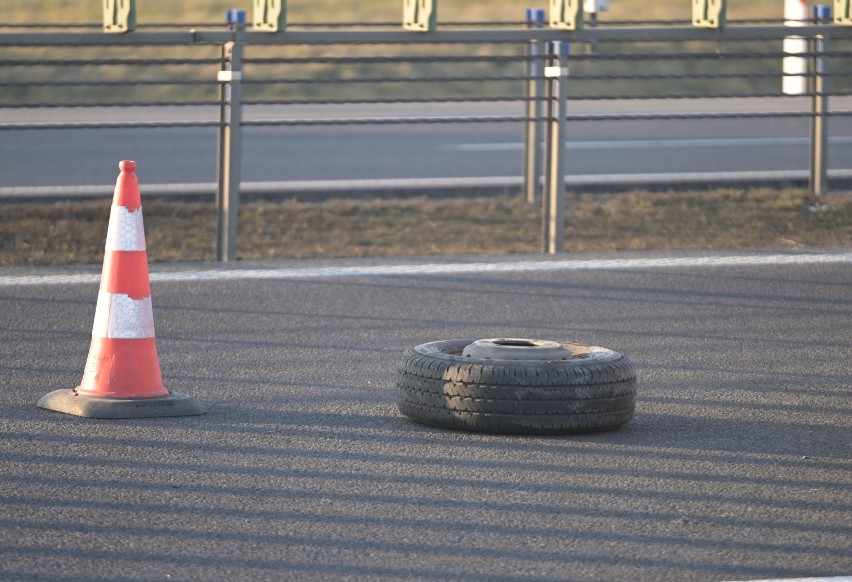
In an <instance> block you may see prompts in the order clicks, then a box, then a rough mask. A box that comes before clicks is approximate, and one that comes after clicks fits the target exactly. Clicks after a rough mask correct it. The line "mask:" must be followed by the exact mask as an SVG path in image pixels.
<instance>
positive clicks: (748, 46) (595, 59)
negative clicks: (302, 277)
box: [0, 21, 852, 260]
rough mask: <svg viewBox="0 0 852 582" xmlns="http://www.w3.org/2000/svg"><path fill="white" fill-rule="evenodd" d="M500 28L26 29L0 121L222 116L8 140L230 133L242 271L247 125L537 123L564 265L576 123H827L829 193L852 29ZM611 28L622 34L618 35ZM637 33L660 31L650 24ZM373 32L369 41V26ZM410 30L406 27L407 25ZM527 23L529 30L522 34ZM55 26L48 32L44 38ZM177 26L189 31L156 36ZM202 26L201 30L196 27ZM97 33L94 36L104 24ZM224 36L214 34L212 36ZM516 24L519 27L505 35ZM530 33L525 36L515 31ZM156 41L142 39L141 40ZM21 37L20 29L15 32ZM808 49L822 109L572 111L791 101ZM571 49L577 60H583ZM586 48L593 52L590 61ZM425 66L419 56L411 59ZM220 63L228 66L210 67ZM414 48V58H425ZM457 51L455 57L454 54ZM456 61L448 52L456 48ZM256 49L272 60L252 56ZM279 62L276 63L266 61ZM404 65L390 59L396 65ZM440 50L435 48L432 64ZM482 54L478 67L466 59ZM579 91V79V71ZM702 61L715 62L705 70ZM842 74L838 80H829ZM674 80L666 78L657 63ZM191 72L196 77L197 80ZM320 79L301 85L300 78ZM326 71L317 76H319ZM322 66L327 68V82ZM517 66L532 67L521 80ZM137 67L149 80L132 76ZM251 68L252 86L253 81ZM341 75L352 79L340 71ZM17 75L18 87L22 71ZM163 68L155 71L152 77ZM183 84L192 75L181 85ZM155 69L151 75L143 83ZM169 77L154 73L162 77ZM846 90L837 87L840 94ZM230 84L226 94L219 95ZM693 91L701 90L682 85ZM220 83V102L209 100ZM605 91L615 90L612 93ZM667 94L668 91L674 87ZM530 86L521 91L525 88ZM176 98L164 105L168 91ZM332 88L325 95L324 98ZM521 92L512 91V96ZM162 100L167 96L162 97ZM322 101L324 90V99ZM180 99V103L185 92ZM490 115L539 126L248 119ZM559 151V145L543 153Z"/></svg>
mask: <svg viewBox="0 0 852 582" xmlns="http://www.w3.org/2000/svg"><path fill="white" fill-rule="evenodd" d="M441 24H442V27H444V26H447V27H451V26H454V25H458V26H465V25H466V26H472V25H473V24H474V23H441ZM475 24H476V25H477V26H482V27H486V26H487V28H473V29H463V30H454V29H441V30H435V31H432V32H426V33H411V32H406V31H398V30H385V28H386V27H389V26H390V23H352V24H351V25H350V26H351V28H352V29H348V30H343V29H342V28H343V25H340V26H338V25H335V24H332V25H327V26H325V27H324V29H322V30H315V29H313V25H310V26H308V25H305V28H309V29H308V30H293V28H294V27H298V25H296V24H292V25H290V28H289V29H288V30H287V31H286V32H278V33H262V32H253V31H249V30H246V29H245V27H244V26H243V25H241V24H234V25H231V26H230V27H229V29H228V30H208V28H209V27H207V26H206V25H198V26H194V25H193V29H192V30H180V31H164V30H157V31H150V32H149V31H146V30H137V31H136V32H132V33H128V34H123V35H114V34H101V33H94V32H86V31H85V29H86V28H87V27H86V26H85V25H68V26H67V27H64V26H56V27H54V28H58V29H60V32H29V31H27V32H17V31H16V30H18V29H21V28H23V29H27V27H23V26H14V27H10V26H9V25H2V24H0V67H2V69H3V70H4V71H6V73H5V74H4V77H3V78H2V79H0V87H2V88H3V90H2V92H0V109H3V108H9V109H15V108H23V107H28V108H53V107H63V108H65V107H72V108H80V109H84V108H98V107H130V106H151V107H153V106H181V105H185V106H194V105H214V104H215V105H217V106H218V108H219V119H218V120H216V121H163V122H75V123H38V124H27V123H2V124H0V131H2V130H10V129H15V130H21V129H27V130H40V129H82V128H85V129H109V128H119V127H121V128H134V127H146V128H148V127H169V128H186V127H217V128H218V130H219V138H218V144H219V146H218V180H217V186H216V187H217V193H216V200H217V212H218V216H219V235H218V245H217V257H218V259H219V260H233V259H235V258H236V237H237V231H236V224H237V212H238V206H239V189H240V174H241V151H242V131H241V130H242V128H244V127H257V126H292V125H303V126H327V125H356V124H436V123H495V122H499V123H519V122H520V123H523V124H524V128H525V129H524V134H525V143H526V148H525V150H526V151H525V154H524V160H525V165H524V174H523V177H522V178H519V180H520V182H521V183H522V184H523V190H524V192H525V193H526V197H527V199H528V200H529V201H530V202H534V201H536V200H538V199H542V200H543V204H542V206H543V220H542V232H543V238H542V240H543V243H542V245H543V249H544V250H545V251H547V252H559V251H560V250H561V244H562V236H561V235H562V230H561V229H562V228H563V226H562V225H563V224H564V223H563V221H562V220H561V219H560V217H562V216H564V196H563V195H564V188H565V184H566V181H567V182H568V183H570V178H568V177H566V176H565V170H564V167H565V161H564V156H565V148H564V147H562V144H563V143H564V141H565V127H566V123H569V122H570V123H574V122H596V121H613V120H618V121H634V120H651V119H659V120H685V119H722V118H738V117H739V118H745V117H756V118H785V117H805V118H809V119H810V120H811V136H810V141H811V160H810V187H811V190H812V191H813V192H814V193H815V194H818V195H819V194H822V193H823V192H824V191H825V189H826V177H827V170H826V152H827V139H826V135H827V125H828V120H829V118H831V117H841V116H850V115H852V111H829V109H828V99H829V97H830V96H835V95H852V50H845V49H844V46H846V45H845V43H847V42H848V41H850V40H852V28H850V27H841V26H834V25H825V24H817V23H804V25H802V26H797V27H795V29H791V28H790V27H786V26H778V25H768V24H760V25H754V24H751V23H749V24H743V25H736V26H731V25H729V26H727V27H724V28H718V29H702V28H695V27H691V26H681V25H680V23H678V24H677V25H672V24H671V23H668V25H666V26H659V24H660V23H652V24H657V26H649V25H648V24H649V23H638V22H626V23H613V25H612V26H606V27H603V26H599V27H595V28H585V29H583V30H573V31H566V30H558V29H550V28H543V27H542V23H541V22H540V21H524V22H522V23H512V22H509V23H502V22H501V23H475ZM608 24H609V23H608ZM636 24H644V25H643V26H636ZM368 25H369V26H370V27H371V28H370V29H368V30H361V29H355V28H357V27H358V26H363V27H367V26H368ZM393 25H394V26H398V23H393ZM519 25H521V26H523V25H525V27H518V26H519ZM39 26H40V27H41V28H44V27H45V25H39ZM156 26H157V27H158V28H172V27H176V26H179V25H167V24H163V25H156ZM183 26H187V25H183ZM71 27H76V28H78V29H79V28H82V29H84V31H83V32H67V31H65V28H71ZM93 27H94V26H93ZM210 27H212V25H211V26H210ZM503 27H508V28H503ZM513 27H514V28H513ZM140 28H141V27H140ZM9 29H12V30H15V32H6V31H7V30H9ZM793 33H795V35H796V36H797V37H799V38H802V39H806V40H807V42H808V43H809V44H808V46H809V48H808V51H807V52H806V53H798V54H796V55H792V56H795V57H797V58H802V59H806V60H807V61H808V63H809V69H808V71H807V72H805V73H799V74H797V76H798V77H802V78H807V79H808V89H807V91H805V92H803V93H800V94H799V96H801V95H807V96H808V97H809V98H810V100H811V110H810V111H809V112H798V111H757V112H730V113H637V114H572V113H570V112H569V111H570V109H569V108H568V106H567V104H568V103H569V102H571V101H595V100H601V99H617V100H647V99H661V98H662V99H670V100H686V99H694V98H725V97H743V98H756V97H768V96H772V97H781V96H784V94H783V93H782V92H781V82H780V80H781V79H782V78H784V77H785V76H790V75H789V74H786V73H783V72H782V71H781V70H780V61H781V59H782V58H784V57H790V56H791V55H790V54H789V53H785V52H783V51H781V50H776V49H775V48H774V47H775V46H776V44H773V43H777V42H778V41H781V40H782V39H784V38H786V37H789V36H790V35H791V34H793ZM569 43H570V44H571V45H573V47H574V54H572V55H571V56H569V54H568V46H569ZM470 45H477V46H478V48H481V47H488V48H489V50H490V51H491V53H493V54H469V48H468V47H469V46H470ZM282 46H288V47H302V49H303V50H307V52H310V49H311V48H312V47H322V48H324V49H325V47H338V50H340V51H342V52H345V54H346V56H339V55H334V56H329V55H327V54H312V55H308V56H287V57H281V56H269V54H268V52H269V51H270V50H271V49H274V48H275V47H282ZM32 47H40V48H42V49H45V50H50V49H58V50H63V51H64V50H68V49H69V48H70V49H73V50H74V51H75V53H80V52H81V51H85V50H86V49H87V48H88V49H90V50H92V49H97V52H96V53H93V54H92V56H91V57H88V58H87V57H82V58H81V57H80V55H79V54H75V55H74V56H73V58H58V57H53V56H51V57H50V58H45V57H42V56H40V57H28V56H26V51H25V50H23V49H28V48H32ZM128 47H132V48H134V49H137V50H139V51H141V52H142V53H151V54H150V55H148V56H143V57H139V58H128V57H126V56H120V57H119V56H116V57H111V56H110V55H109V54H104V51H109V50H118V51H120V50H126V49H127V48H128ZM163 47H165V48H180V49H181V50H183V51H184V52H187V51H188V52H199V51H200V52H202V53H207V54H206V55H204V56H201V57H198V56H192V57H168V58H164V57H163V55H162V49H163ZM365 47H367V48H370V49H374V48H375V47H382V50H383V52H384V54H370V53H369V51H365V52H364V54H353V51H358V50H363V49H364V48H365ZM578 47H579V48H580V50H577V48H578ZM403 48H404V49H406V51H407V52H409V53H411V54H404V53H405V52H406V51H403V50H402V49H403ZM211 50H218V52H219V55H218V56H210V55H209V53H210V51H211ZM412 50H413V51H414V52H412ZM442 50H443V51H445V52H444V53H442V52H441V51H442ZM448 50H451V51H454V54H446V51H448ZM252 51H255V52H256V53H257V54H252ZM264 51H266V52H264ZM394 51H395V52H396V53H397V54H387V53H389V52H394ZM424 51H431V52H429V53H428V54H423V52H424ZM462 51H466V52H465V53H464V54H458V53H459V52H462ZM569 62H570V63H571V67H572V73H571V78H570V79H571V82H570V84H569V82H568V69H567V67H568V63H569ZM696 63H701V67H700V68H696ZM829 63H831V67H829ZM660 64H662V66H665V67H667V68H666V70H664V71H660V70H656V69H654V68H653V67H652V66H651V65H655V66H661V65H660ZM399 65H405V66H409V67H429V66H436V65H438V66H446V65H453V66H454V67H459V66H467V67H470V69H469V70H466V71H465V72H464V73H463V74H458V73H456V72H455V71H454V74H452V75H447V74H434V73H433V72H417V73H415V74H400V73H399V72H397V71H394V70H391V72H390V73H388V72H387V71H386V70H385V69H384V68H383V67H396V66H399ZM353 66H357V67H362V69H358V72H359V73H360V72H361V71H366V73H364V74H358V75H356V76H354V77H351V78H341V77H340V76H339V75H328V74H327V71H328V70H337V71H339V69H340V67H353ZM83 67H85V68H87V69H89V70H92V69H94V70H98V71H103V70H105V69H111V70H114V71H118V73H117V74H118V75H119V76H120V79H106V80H104V79H98V78H95V77H93V76H88V77H82V76H77V75H78V74H79V71H81V70H82V68H83ZM186 67H191V69H189V70H190V74H186V71H187V69H186ZM299 67H301V68H303V69H304V68H307V70H308V73H307V74H304V73H303V74H302V75H294V74H293V70H294V69H296V68H299ZM310 67H314V69H310ZM316 67H323V69H322V72H321V73H318V72H317V71H318V70H317V69H316ZM482 67H498V68H499V71H498V73H499V74H495V73H494V72H491V71H490V72H488V73H484V72H483V71H482V69H481V68H482ZM505 67H516V68H515V70H514V74H507V73H506V71H505V70H504V69H505ZM131 68H132V70H133V71H135V72H136V73H137V76H136V77H134V78H128V77H127V74H128V71H129V70H130V69H131ZM246 68H250V69H251V72H252V74H251V75H247V74H246ZM335 68H336V69H335ZM15 71H17V72H18V74H16V75H15V76H12V74H10V72H15ZM147 71H154V72H153V73H149V72H147ZM175 71H182V72H181V74H180V77H177V76H176V73H175ZM140 72H144V73H145V74H141V73H140ZM152 75H154V76H152ZM829 81H831V83H829ZM214 83H215V85H214ZM377 84H382V85H385V86H395V87H397V93H396V94H394V95H393V96H391V97H376V96H375V95H373V94H371V88H372V87H374V86H375V85H377ZM455 84H461V85H464V87H465V90H464V91H463V92H462V94H447V93H446V87H447V86H453V85H455ZM128 85H132V86H133V87H135V88H136V89H137V90H143V91H144V90H148V91H147V92H146V93H145V96H144V97H145V98H140V97H139V96H136V95H134V96H133V97H132V98H130V97H128V96H127V95H126V94H124V93H121V92H120V91H118V89H120V88H122V87H124V86H128ZM413 85H416V86H417V87H422V86H428V87H437V88H438V89H439V91H438V93H437V94H436V95H434V96H428V97H424V96H423V95H421V94H420V93H419V91H420V90H419V89H418V93H415V94H411V93H412V92H411V91H409V90H408V88H409V87H411V86H413ZM683 85H686V87H682V86H683ZM213 86H218V96H216V97H215V98H213V96H208V95H207V92H209V91H210V90H211V89H212V87H213ZM280 86H287V87H292V88H294V91H293V92H291V93H292V95H291V96H288V97H286V98H280V97H276V96H275V91H272V90H270V88H275V87H280ZM601 86H604V88H603V89H600V88H599V87H601ZM660 86H662V87H663V88H662V89H659V88H658V87H660ZM323 87H331V88H334V89H335V90H339V89H341V88H343V87H352V88H354V89H353V91H355V89H359V88H360V89H359V90H360V91H361V93H360V94H358V93H357V91H355V93H353V95H351V96H343V97H340V96H336V95H335V96H326V95H323V94H322V93H321V89H322V88H323ZM512 87H514V88H515V90H512V89H511V88H512ZM56 88H63V89H65V90H74V91H77V92H78V94H79V95H80V96H79V97H77V98H73V99H69V98H68V97H60V98H58V99H57V98H55V95H56V94H57V93H58V92H56V91H53V92H51V93H49V94H46V93H45V90H51V89H56ZM164 88H165V89H168V90H169V91H170V93H168V94H167V97H164V96H163V95H164V94H163V90H164ZM317 88H319V89H317ZM507 88H508V89H507ZM151 89H156V91H150V90H151ZM316 91H320V94H319V95H318V94H317V93H316ZM175 92H177V93H179V96H178V97H173V94H174V93H175ZM466 102H470V103H477V102H518V103H523V104H525V108H526V110H525V113H524V114H523V115H515V116H445V117H397V118H394V117H380V118H379V117H372V118H370V117H368V118H346V119H341V118H328V119H323V118H313V119H265V120H264V119H251V120H246V119H244V115H243V110H244V108H246V107H252V106H255V105H305V104H311V105H341V104H390V103H394V104H396V103H401V104H403V103H466ZM540 144H544V148H540V147H538V146H539V145H540Z"/></svg>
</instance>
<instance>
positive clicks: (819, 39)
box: [810, 6, 831, 196]
mask: <svg viewBox="0 0 852 582" xmlns="http://www.w3.org/2000/svg"><path fill="white" fill-rule="evenodd" d="M813 15H814V22H815V23H816V24H827V23H828V22H830V20H831V8H830V7H828V6H814V7H813ZM811 46H812V47H813V50H812V51H811V52H812V53H813V57H811V74H812V76H811V79H812V80H811V164H810V172H811V177H810V190H811V193H812V194H814V195H815V196H822V195H823V194H825V191H826V180H827V176H828V168H827V164H826V158H827V155H828V91H829V88H828V57H826V56H825V53H826V52H828V37H827V36H825V35H822V34H818V35H816V36H815V37H814V38H813V39H812V40H811Z"/></svg>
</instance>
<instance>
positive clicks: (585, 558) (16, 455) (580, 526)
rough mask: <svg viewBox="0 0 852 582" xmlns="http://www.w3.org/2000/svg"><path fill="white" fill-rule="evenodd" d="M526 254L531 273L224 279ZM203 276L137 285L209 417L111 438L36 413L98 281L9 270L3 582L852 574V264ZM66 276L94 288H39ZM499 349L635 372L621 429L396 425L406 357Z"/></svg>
mask: <svg viewBox="0 0 852 582" xmlns="http://www.w3.org/2000/svg"><path fill="white" fill-rule="evenodd" d="M787 252H790V253H792V254H800V252H798V251H787ZM840 252H845V253H847V256H848V253H849V249H846V250H841V251H840ZM702 254H706V253H689V254H682V255H679V256H684V257H689V256H695V255H702ZM716 254H724V253H716ZM753 255H754V256H756V257H758V258H760V256H761V253H753ZM661 256H662V257H666V256H668V255H661V254H655V253H637V254H629V253H627V254H617V255H615V254H613V255H574V256H572V257H570V258H571V259H581V260H582V259H595V258H604V259H613V260H617V261H620V260H621V259H624V258H639V259H646V258H652V259H653V258H658V257H661ZM565 258H566V257H561V259H565ZM530 259H534V260H549V259H542V257H541V256H539V255H536V256H533V257H525V256H516V257H508V258H507V257H459V258H455V259H452V260H450V259H436V258H430V259H423V260H417V259H396V260H373V261H362V260H347V261H313V262H287V263H279V264H274V265H271V264H266V263H264V264H257V265H251V264H247V265H243V264H240V265H239V269H240V270H241V269H247V268H261V267H262V268H272V267H287V268H303V267H319V268H326V267H339V266H352V265H356V266H371V265H387V264H391V265H393V264H405V263H412V264H414V265H417V264H422V263H439V264H443V263H451V262H452V263H465V262H485V263H501V264H502V263H506V262H509V263H511V262H514V261H523V260H530ZM619 265H621V266H619ZM199 267H201V268H203V269H214V270H215V269H225V270H229V271H230V270H231V269H234V265H218V266H216V265H204V266H203V267H202V266H192V265H171V266H154V267H152V271H153V272H164V271H174V270H177V271H187V276H188V280H186V281H183V282H164V281H160V282H157V281H156V280H154V282H152V289H153V300H154V313H155V320H156V327H157V338H158V340H157V341H158V348H159V353H160V360H161V364H162V368H163V372H164V374H163V375H164V378H165V379H166V382H167V385H168V386H169V387H170V388H171V389H173V390H177V391H181V392H186V393H190V394H192V395H194V396H197V397H199V398H200V399H202V400H203V401H205V402H206V403H207V404H208V405H209V408H210V410H209V413H208V414H207V415H205V416H200V417H191V418H170V419H169V418H167V419H146V420H130V421H128V420H92V419H80V418H76V417H71V416H67V415H62V414H58V413H54V412H48V411H45V410H41V409H38V408H36V406H35V403H36V401H37V400H38V398H40V397H41V396H42V395H44V394H46V393H47V392H49V391H51V390H54V389H57V388H72V387H74V386H76V385H77V383H78V382H79V380H80V376H81V374H82V368H83V364H84V361H85V357H86V352H87V350H88V345H89V339H90V336H89V333H90V330H91V324H92V318H93V315H94V309H95V299H96V296H97V283H96V278H97V274H98V272H99V268H98V267H97V266H87V267H74V268H68V269H61V270H60V269H14V270H3V271H0V282H2V283H3V285H0V578H3V579H8V580H21V581H25V580H52V581H72V580H74V581H76V580H80V581H82V580H87V581H90V580H99V579H109V580H146V581H147V580H200V579H228V580H262V579H274V580H281V579H288V580H295V579H298V580H328V579H335V580H350V579H351V580H640V581H641V580H732V579H734V580H736V579H739V580H742V579H755V578H768V577H775V576H778V577H781V576H784V577H794V576H814V575H823V576H826V575H839V574H849V573H852V556H851V555H850V554H849V547H850V546H852V533H850V529H849V515H850V509H852V493H850V492H852V464H850V453H851V452H852V445H850V439H849V434H850V428H852V425H850V417H852V415H850V404H849V403H850V396H852V383H850V380H852V369H850V360H849V350H850V348H852V341H851V340H852V336H850V330H852V316H850V314H851V313H852V295H850V289H852V263H850V262H848V261H847V262H845V263H834V264H826V263H821V264H799V265H779V264H769V265H762V266H761V265H752V266H740V267H733V266H727V267H724V266H715V267H701V266H692V267H674V266H672V267H668V268H660V267H658V268H650V267H648V268H640V267H637V266H636V265H633V266H632V267H631V266H629V264H627V263H623V262H616V263H612V264H610V267H609V268H607V269H604V270H592V271H582V270H581V271H575V270H561V271H532V272H511V271H508V272H500V273H497V272H491V273H489V272H478V273H467V274H465V273H450V272H447V273H443V274H442V273H433V274H429V275H425V274H421V275H416V274H409V275H400V276H371V277H368V276H363V277H340V276H333V275H331V274H329V273H328V272H327V271H320V272H319V273H315V274H317V275H318V276H315V277H313V278H311V277H308V278H302V279H281V280H269V279H260V280H240V279H237V280H232V281H206V280H200V279H201V277H194V276H193V275H192V273H191V272H192V271H193V269H195V268H199ZM57 272H61V273H70V274H86V273H88V274H90V275H92V277H91V279H92V280H91V281H90V282H89V283H85V284H64V285H59V284H56V285H48V284H45V283H44V281H45V280H44V279H40V277H42V276H43V275H45V274H49V273H57ZM10 275H32V276H34V277H35V279H32V280H30V282H29V284H26V285H21V284H15V285H8V284H6V283H7V282H8V281H7V276H10ZM39 281H42V283H39ZM502 335H507V336H519V337H525V336H526V337H542V338H548V339H573V340H577V341H582V342H586V343H592V344H597V345H603V346H607V347H610V348H613V349H616V350H618V351H622V352H623V353H625V354H627V355H629V356H630V357H631V358H632V359H633V360H634V361H635V362H636V364H637V367H638V369H639V372H640V384H639V398H638V403H637V414H636V417H635V419H634V420H633V421H632V422H631V423H630V424H628V425H627V426H626V427H625V428H624V429H622V430H619V431H617V432H612V433H603V434H592V435H584V436H565V437H549V438H531V437H504V436H495V435H478V434H469V433H463V432H451V431H445V430H439V429H433V428H427V427H423V426H419V425H415V424H412V423H411V422H409V421H407V420H406V419H405V418H404V417H403V416H401V415H400V414H399V413H398V412H397V411H396V409H395V405H394V389H393V377H394V370H395V367H396V365H397V362H398V361H399V358H400V355H401V353H402V351H403V350H404V349H405V348H407V347H410V346H414V345H416V344H419V343H423V342H426V341H432V340H437V339H448V338H457V337H462V338H482V337H495V336H502Z"/></svg>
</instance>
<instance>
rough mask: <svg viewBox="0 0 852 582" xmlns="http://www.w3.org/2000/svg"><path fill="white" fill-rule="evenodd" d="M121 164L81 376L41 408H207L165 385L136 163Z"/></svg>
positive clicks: (167, 412) (149, 413) (161, 411)
mask: <svg viewBox="0 0 852 582" xmlns="http://www.w3.org/2000/svg"><path fill="white" fill-rule="evenodd" d="M118 167H119V168H120V169H121V174H119V176H118V180H117V181H116V185H115V195H114V196H113V201H112V208H111V210H110V216H109V228H108V230H107V240H106V253H105V256H104V267H103V272H102V274H101V287H100V291H99V292H98V303H97V308H96V309H95V323H94V326H93V327H92V343H91V345H90V347H89V357H88V358H87V359H86V366H85V368H84V370H83V380H82V381H81V382H80V385H79V386H78V387H77V388H74V389H73V390H55V391H53V392H51V393H49V394H47V395H45V396H43V397H42V398H41V399H40V400H39V401H38V406H40V407H41V408H47V409H49V410H56V411H58V412H65V413H68V414H75V415H77V416H86V417H90V418H140V417H153V416H186V415H193V414H204V413H205V412H206V407H205V406H204V404H203V403H201V402H200V401H199V400H197V399H195V398H193V397H192V396H187V395H185V394H178V393H176V392H170V391H169V390H167V389H166V388H165V387H164V386H163V378H162V375H161V372H160V361H159V358H158V356H157V346H156V343H155V340H154V312H153V309H152V307H151V288H150V286H149V280H148V252H147V249H146V247H145V229H144V225H143V223H142V200H141V198H140V195H139V182H138V181H137V179H136V174H135V171H136V162H132V161H129V160H125V161H123V162H121V163H120V164H119V166H118Z"/></svg>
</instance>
